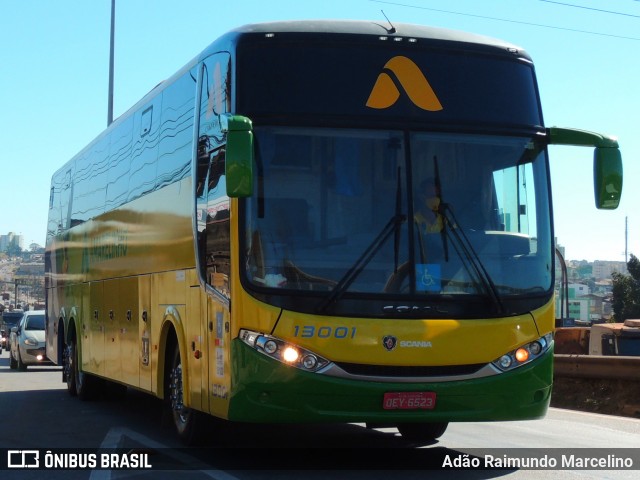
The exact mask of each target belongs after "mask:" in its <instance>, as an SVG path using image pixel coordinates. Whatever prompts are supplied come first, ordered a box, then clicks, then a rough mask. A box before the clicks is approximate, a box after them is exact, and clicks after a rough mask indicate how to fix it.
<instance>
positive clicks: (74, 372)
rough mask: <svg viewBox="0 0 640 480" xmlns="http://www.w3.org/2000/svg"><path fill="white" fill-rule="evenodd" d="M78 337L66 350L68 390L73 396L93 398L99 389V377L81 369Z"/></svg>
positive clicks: (82, 398) (84, 398) (65, 367)
mask: <svg viewBox="0 0 640 480" xmlns="http://www.w3.org/2000/svg"><path fill="white" fill-rule="evenodd" d="M79 360H80V359H79V356H78V347H77V344H76V337H75V336H73V337H71V341H70V342H69V343H68V344H67V345H66V347H65V351H64V360H63V368H64V369H65V376H66V379H67V391H68V392H69V394H70V395H71V396H74V397H75V396H77V397H78V398H79V399H80V400H91V399H92V398H94V397H95V396H96V394H97V391H98V379H97V378H96V377H94V376H93V375H90V374H88V373H84V372H83V371H81V370H80V363H79Z"/></svg>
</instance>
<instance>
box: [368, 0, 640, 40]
mask: <svg viewBox="0 0 640 480" xmlns="http://www.w3.org/2000/svg"><path fill="white" fill-rule="evenodd" d="M369 1H370V2H375V3H384V4H387V5H394V6H396V7H406V8H416V9H419V10H429V11H432V12H439V13H448V14H451V15H461V16H465V17H474V18H482V19H485V20H495V21H497V22H507V23H516V24H520V25H528V26H530V27H540V28H550V29H553V30H563V31H565V32H574V33H585V34H588V35H598V36H601V37H611V38H619V39H622V40H634V41H640V38H639V37H627V36H624V35H614V34H612V33H602V32H593V31H590V30H580V29H577V28H568V27H557V26H553V25H545V24H542V23H533V22H523V21H519V20H511V19H508V18H498V17H489V16H486V15H476V14H473V13H464V12H454V11H452V10H441V9H438V8H430V7H421V6H418V5H408V4H406V3H398V2H389V1H383V0H369ZM635 1H640V0H635Z"/></svg>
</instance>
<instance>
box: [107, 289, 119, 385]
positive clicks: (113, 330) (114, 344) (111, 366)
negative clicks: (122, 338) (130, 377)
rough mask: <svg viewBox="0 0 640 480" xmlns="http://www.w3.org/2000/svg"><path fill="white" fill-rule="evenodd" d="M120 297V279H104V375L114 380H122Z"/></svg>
mask: <svg viewBox="0 0 640 480" xmlns="http://www.w3.org/2000/svg"><path fill="white" fill-rule="evenodd" d="M117 298H118V280H105V281H104V312H103V315H104V317H105V318H104V320H103V325H104V375H105V377H107V378H109V379H112V380H118V381H119V380H121V378H122V365H121V362H120V343H119V341H118V337H119V333H118V330H119V328H118V323H117V316H116V310H115V302H117Z"/></svg>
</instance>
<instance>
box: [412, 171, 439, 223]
mask: <svg viewBox="0 0 640 480" xmlns="http://www.w3.org/2000/svg"><path fill="white" fill-rule="evenodd" d="M416 199H417V202H416V205H415V212H414V216H413V219H414V221H415V223H416V225H417V226H418V229H419V231H420V233H421V234H428V233H440V232H442V229H443V227H444V218H443V217H442V214H441V213H440V204H441V202H442V199H441V198H440V192H439V189H438V187H437V185H436V182H435V179H433V178H427V179H426V180H423V181H422V182H421V183H420V188H419V189H418V192H417V194H416Z"/></svg>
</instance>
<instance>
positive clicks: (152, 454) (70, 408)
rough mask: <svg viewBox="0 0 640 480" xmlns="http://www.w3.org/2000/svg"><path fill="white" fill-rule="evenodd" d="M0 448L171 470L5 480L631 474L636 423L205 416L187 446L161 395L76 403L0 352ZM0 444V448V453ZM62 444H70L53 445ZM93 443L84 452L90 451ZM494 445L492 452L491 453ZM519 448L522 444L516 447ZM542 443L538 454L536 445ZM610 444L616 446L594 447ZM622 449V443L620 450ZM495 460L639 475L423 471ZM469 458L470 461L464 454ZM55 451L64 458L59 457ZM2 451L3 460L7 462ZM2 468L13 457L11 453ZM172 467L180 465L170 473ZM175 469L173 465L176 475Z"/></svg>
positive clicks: (555, 415)
mask: <svg viewBox="0 0 640 480" xmlns="http://www.w3.org/2000/svg"><path fill="white" fill-rule="evenodd" d="M0 412H2V413H1V414H0V415H1V417H0V418H1V420H0V455H8V453H5V452H8V450H7V449H11V450H13V451H15V450H37V451H39V452H40V454H41V455H44V452H46V451H47V450H51V451H52V452H54V453H57V452H62V453H69V452H70V453H72V454H74V453H76V454H77V453H78V452H95V451H98V452H103V451H113V450H111V449H120V450H117V451H118V452H133V453H136V454H138V453H144V454H145V455H146V457H147V458H148V459H149V461H150V463H152V464H153V465H154V467H156V468H157V467H158V466H159V465H160V466H163V468H166V469H167V470H154V471H153V472H149V471H142V470H117V469H93V470H91V469H86V470H55V471H53V470H52V471H44V470H26V469H23V470H14V469H12V470H5V471H0V476H1V477H2V479H3V480H4V479H8V478H17V479H30V478H33V479H38V480H40V479H42V478H46V479H47V480H49V479H58V478H60V479H76V478H78V479H92V480H98V479H104V480H107V479H115V478H153V479H154V480H157V479H161V478H215V479H218V480H234V479H242V480H249V479H266V478H269V479H271V478H292V479H293V478H312V479H316V478H318V479H319V478H332V479H333V478H357V479H360V478H362V479H364V478H366V479H368V480H369V479H382V478H384V479H385V480H388V479H389V477H393V478H411V479H413V478H416V479H418V478H420V479H424V478H427V477H429V478H451V476H452V475H453V476H454V477H455V478H456V479H458V478H462V479H464V478H469V479H488V478H503V477H504V478H509V479H511V478H553V479H565V478H566V479H576V478H591V479H594V478H597V479H599V478H629V479H631V478H634V479H635V478H637V477H638V475H639V474H640V470H639V469H640V450H638V449H640V420H633V419H628V418H622V417H611V416H603V415H594V414H585V413H579V412H572V411H568V410H560V409H550V411H549V413H548V415H547V417H546V418H545V419H542V420H535V421H528V422H495V423H459V424H451V425H450V426H449V429H448V430H447V432H446V433H445V434H444V435H443V436H442V437H441V438H440V440H439V441H437V442H435V443H434V444H430V445H424V444H422V445H416V444H411V443H408V442H406V441H405V440H404V439H402V437H400V436H399V435H398V434H397V431H396V430H395V429H377V430H368V429H366V428H364V425H359V424H348V425H233V426H231V425H229V424H227V423H220V422H209V423H208V424H207V429H208V430H207V432H208V434H207V436H206V440H205V447H206V448H203V449H197V450H193V449H184V448H181V445H180V443H179V442H178V441H177V439H176V438H175V436H174V434H173V431H172V430H171V427H170V425H169V421H168V419H167V416H166V414H165V413H164V409H163V406H162V402H160V401H159V400H157V399H154V398H152V397H149V396H147V395H144V394H141V393H139V392H136V391H133V390H128V391H127V393H126V395H125V396H124V397H122V396H120V397H116V398H106V399H102V400H98V401H93V402H81V401H79V400H78V399H77V398H73V397H71V396H69V395H68V393H67V392H66V386H65V385H64V384H63V383H62V382H61V372H60V368H59V367H29V368H28V370H27V371H26V372H19V371H15V370H10V369H9V358H8V354H7V353H6V352H3V353H2V355H0ZM3 449H4V450H3ZM60 449H69V450H60ZM86 449H90V450H86ZM487 449H490V450H487ZM520 449H522V450H520ZM531 449H542V450H531ZM594 449H612V450H594ZM625 449H627V450H625ZM487 452H488V453H489V454H490V455H492V456H493V457H498V460H499V457H501V456H502V455H509V456H520V457H523V458H525V459H527V458H530V457H536V458H542V457H544V455H547V454H549V455H551V456H552V457H553V456H557V457H558V458H560V456H561V455H565V454H566V456H570V455H574V456H576V457H584V456H590V457H593V456H603V457H606V456H607V455H610V454H612V453H613V454H614V456H616V455H617V456H618V457H620V458H623V459H626V458H630V459H631V460H632V461H633V462H634V467H635V470H628V469H621V470H594V469H591V470H577V469H574V470H529V469H524V468H515V467H509V468H505V469H500V470H484V469H481V470H471V469H463V470H457V471H451V470H445V471H441V470H440V471H438V470H429V468H431V467H433V468H435V467H440V466H441V465H442V462H443V461H449V462H455V461H456V459H457V460H458V461H463V460H465V459H466V461H470V460H469V459H474V458H479V459H483V461H484V459H485V458H486V457H485V455H486V454H487ZM465 455H468V456H465ZM60 458H62V457H60ZM3 460H5V459H3V458H0V465H2V464H3V463H2V462H3ZM7 463H8V460H7ZM168 469H176V471H169V470H168ZM178 469H179V470H178Z"/></svg>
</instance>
